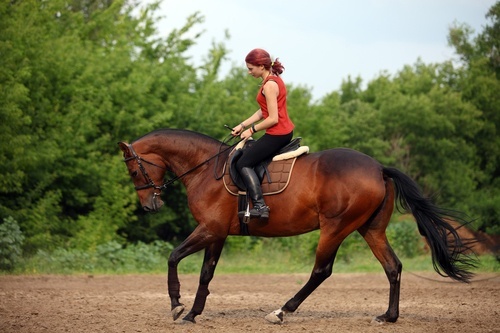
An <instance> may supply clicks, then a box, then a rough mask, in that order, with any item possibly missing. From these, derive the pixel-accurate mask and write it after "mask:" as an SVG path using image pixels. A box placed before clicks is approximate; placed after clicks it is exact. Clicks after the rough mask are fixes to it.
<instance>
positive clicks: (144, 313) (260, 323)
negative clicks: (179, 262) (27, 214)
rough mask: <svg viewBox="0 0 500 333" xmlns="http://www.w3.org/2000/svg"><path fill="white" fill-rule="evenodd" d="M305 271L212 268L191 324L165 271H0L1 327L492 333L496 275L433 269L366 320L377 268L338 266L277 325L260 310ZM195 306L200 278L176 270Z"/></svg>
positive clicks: (380, 290)
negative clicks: (466, 278) (394, 311)
mask: <svg viewBox="0 0 500 333" xmlns="http://www.w3.org/2000/svg"><path fill="white" fill-rule="evenodd" d="M307 277H308V275H306V274H291V275H216V276H215V278H214V280H213V282H212V284H211V288H210V290H211V295H210V296H209V297H208V302H207V305H206V307H205V311H204V313H203V314H202V315H201V316H198V317H197V324H195V325H194V324H180V323H174V322H173V321H172V318H171V316H170V309H169V299H168V295H167V290H166V274H165V275H128V276H0V332H4V333H8V332H21V333H22V332H26V333H28V332H29V333H34V332H51V333H57V332H94V333H95V332H193V333H197V332H203V333H206V332H224V333H232V332H268V333H272V332H287V333H288V332H363V333H367V332H384V333H387V332H406V333H412V332H425V333H431V332H440V333H442V332H467V333H470V332H496V333H500V306H499V304H500V275H498V274H481V275H479V276H476V277H475V279H474V282H472V283H471V284H469V285H466V284H460V283H450V280H448V279H443V278H441V277H440V276H439V275H437V274H432V273H424V274H419V275H414V274H411V273H405V272H403V278H402V287H401V303H400V318H399V320H398V322H397V323H395V324H385V325H375V324H371V323H370V322H371V320H372V318H373V317H374V316H376V315H380V314H382V313H384V312H385V311H386V309H387V301H388V291H389V289H388V282H387V280H386V278H385V276H384V275H383V273H382V274H334V275H333V276H332V277H331V278H330V279H328V280H327V281H326V282H325V283H324V284H323V285H322V286H321V287H320V288H319V289H318V290H316V292H314V293H313V294H312V295H311V296H310V297H309V298H308V299H307V300H306V301H305V302H304V303H303V304H302V306H301V307H299V309H298V310H297V312H296V313H294V314H288V315H287V316H285V323H284V324H282V325H273V324H269V323H268V322H267V321H266V320H265V319H264V317H265V315H267V314H268V313H270V312H271V311H273V310H276V309H278V308H279V307H280V306H282V305H283V304H284V303H285V302H286V301H287V300H288V299H289V298H290V297H291V296H293V295H294V294H295V292H297V291H298V289H299V288H300V287H301V286H302V285H303V284H304V282H305V281H306V279H307ZM180 278H181V284H182V286H181V288H182V289H181V295H182V299H181V300H182V301H183V302H184V303H185V304H186V305H187V306H188V307H189V306H191V305H192V302H193V297H194V293H195V291H196V287H197V281H198V276H196V275H182V276H181V277H180Z"/></svg>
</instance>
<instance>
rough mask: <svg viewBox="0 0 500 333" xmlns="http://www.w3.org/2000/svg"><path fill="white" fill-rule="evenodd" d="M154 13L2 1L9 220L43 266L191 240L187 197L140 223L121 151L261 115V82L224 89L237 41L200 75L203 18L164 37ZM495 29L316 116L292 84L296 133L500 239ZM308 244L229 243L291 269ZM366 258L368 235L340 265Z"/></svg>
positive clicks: (322, 107)
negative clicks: (389, 176)
mask: <svg viewBox="0 0 500 333" xmlns="http://www.w3.org/2000/svg"><path fill="white" fill-rule="evenodd" d="M158 8H159V3H158V2H153V3H150V4H147V5H144V7H139V2H135V1H132V2H129V1H123V0H119V1H107V0H99V1H93V2H88V1H73V2H71V5H69V4H68V2H67V1H63V0H53V1H48V2H43V5H41V4H40V2H39V1H36V0H27V1H4V2H1V3H0V16H1V17H2V20H0V32H1V33H0V88H1V89H0V120H1V121H0V165H1V166H2V169H3V171H4V173H3V175H2V176H3V177H2V179H1V180H0V217H1V218H4V219H5V218H7V217H10V216H11V217H12V219H13V220H14V221H17V223H18V225H19V227H20V229H21V230H23V233H22V236H24V237H25V239H24V242H22V249H23V250H24V253H25V254H28V255H35V254H37V253H38V255H40V253H45V254H48V253H50V255H48V256H49V257H50V256H52V254H53V253H54V251H61V250H60V249H62V248H66V249H68V248H69V249H70V250H65V251H67V252H64V251H62V252H61V256H62V257H64V256H67V257H71V256H75V258H76V259H75V260H76V261H79V260H80V259H78V258H79V256H83V257H84V256H85V255H84V253H95V251H97V249H101V246H103V244H115V245H118V244H119V246H121V247H124V248H125V249H128V248H129V246H131V245H130V244H140V243H153V244H155V242H156V241H159V240H167V241H170V242H172V243H176V242H179V241H181V240H183V239H184V238H185V237H186V236H187V235H188V234H189V233H190V232H191V231H192V230H193V228H194V227H195V225H196V221H194V220H193V218H192V216H191V214H190V212H189V209H188V206H187V199H186V195H185V189H184V188H183V187H182V186H181V185H180V183H177V184H174V185H173V186H172V187H170V188H169V189H168V190H167V191H166V192H165V193H164V194H163V199H164V201H165V202H166V203H167V205H166V206H165V207H164V208H163V210H162V212H161V214H156V215H150V214H146V213H144V212H143V211H142V210H141V208H140V207H139V206H138V204H137V196H136V194H135V191H134V189H133V186H132V185H131V182H130V179H129V177H128V175H127V174H126V170H125V167H124V165H123V163H122V162H121V156H120V152H119V150H118V148H117V145H116V143H117V142H118V141H132V140H134V139H136V138H137V137H139V136H141V135H143V134H145V133H146V132H148V131H150V130H153V129H156V128H160V127H174V128H186V129H191V130H196V131H199V132H202V133H205V134H207V135H210V136H212V137H215V138H218V139H221V140H222V139H224V138H225V137H227V135H228V132H227V130H226V129H225V128H224V127H223V124H228V125H230V126H233V125H236V124H238V123H239V122H241V120H242V118H243V117H246V116H248V115H249V114H251V113H253V112H254V111H255V110H256V109H257V108H258V106H257V103H256V102H255V94H256V93H257V88H258V85H259V82H258V80H255V79H254V78H252V77H250V76H249V75H248V74H247V73H246V70H245V69H244V68H240V67H237V68H232V69H231V70H230V72H229V74H228V75H227V76H226V77H221V75H220V69H221V66H222V65H223V64H224V62H225V61H226V60H227V54H228V52H229V51H228V49H227V48H226V46H225V44H224V41H226V40H229V39H230V35H229V32H228V33H227V34H226V39H225V40H224V41H223V42H214V43H213V45H212V46H211V48H210V49H208V50H207V54H206V57H205V58H204V61H203V63H202V64H201V65H200V66H198V67H194V66H193V65H192V64H191V63H190V59H189V57H188V56H187V55H186V51H188V50H189V49H190V47H192V46H193V45H195V44H196V40H197V38H198V37H199V36H200V35H201V34H202V29H200V28H199V26H200V25H201V24H203V22H204V17H203V16H202V15H201V14H200V13H194V14H193V15H192V16H190V17H189V18H188V19H187V21H186V23H185V25H184V26H183V27H181V28H180V29H175V30H173V31H171V32H170V33H169V34H167V35H165V36H158V33H157V31H156V24H157V22H158V19H159V18H158V17H156V16H155V12H156V11H157V10H158ZM487 20H488V23H487V24H486V25H485V27H484V30H483V31H481V32H479V33H478V34H477V35H476V36H474V35H473V31H472V30H471V29H470V28H469V27H468V26H467V25H466V24H455V25H454V26H453V27H452V28H451V29H450V34H449V43H450V45H451V46H452V47H453V48H454V49H455V51H456V53H457V55H458V56H459V58H460V61H461V63H460V64H459V65H458V66H457V65H456V63H454V62H452V61H446V62H444V63H441V64H425V63H423V62H422V61H421V60H418V61H417V62H416V63H415V64H413V65H407V66H404V67H403V68H402V69H401V70H400V71H399V72H398V73H396V74H395V75H389V74H387V73H381V74H380V75H379V76H378V77H376V78H375V79H374V80H372V81H370V82H367V84H366V88H364V87H363V82H362V79H361V78H359V77H356V78H354V79H352V78H351V77H348V78H347V79H346V80H344V81H343V83H342V86H341V88H340V91H332V92H331V93H328V94H327V95H326V96H324V97H323V98H322V99H320V100H319V101H318V102H314V103H313V102H312V94H311V90H310V88H309V87H304V86H292V85H289V86H288V87H287V88H288V108H289V113H290V115H291V117H292V119H293V120H294V122H295V124H296V129H295V135H296V136H301V137H303V140H304V141H303V144H304V145H308V146H309V147H310V148H311V150H312V151H318V150H323V149H329V148H332V147H340V146H343V147H350V148H353V149H357V150H360V151H362V152H364V153H366V154H368V155H371V156H373V157H375V158H376V159H378V160H379V161H380V162H381V163H383V164H385V165H391V166H395V167H398V168H399V169H401V170H403V171H404V172H406V173H408V174H409V175H410V176H411V177H412V178H414V179H415V180H416V181H417V182H418V183H419V184H420V185H421V187H422V189H423V190H424V192H425V194H427V195H434V194H439V197H438V200H439V202H438V203H439V204H440V205H443V206H446V207H448V208H455V209H458V210H464V211H466V212H467V213H468V214H469V215H470V216H472V217H473V218H476V219H477V220H478V221H479V222H478V223H476V224H475V226H476V227H477V228H478V229H480V230H482V231H486V232H489V233H495V234H498V233H499V232H500V229H499V227H498V225H499V223H498V222H499V219H500V216H499V213H498V206H499V200H500V199H499V198H500V192H499V191H498V188H500V183H499V182H500V181H499V179H500V135H499V124H500V94H498V91H500V80H499V79H500V65H499V64H500V60H499V54H498V50H499V49H500V47H499V45H500V41H499V36H500V34H499V31H500V4H499V3H496V4H495V5H493V6H492V7H491V9H490V10H489V11H488V13H487ZM214 153H215V152H214ZM409 225H410V224H406V223H403V222H398V223H396V224H395V226H394V227H391V228H394V229H391V228H390V229H389V234H390V235H391V236H390V237H391V241H392V242H393V245H394V246H395V248H396V249H397V251H401V252H402V253H403V254H404V255H405V256H410V255H411V256H413V255H415V254H418V251H417V253H413V252H412V251H410V248H411V247H412V246H411V245H410V244H411V241H410V239H411V237H410V230H409V227H408V226H409ZM315 236H316V233H312V234H310V235H303V236H300V237H297V238H286V239H280V240H261V239H253V238H230V239H229V240H228V254H229V255H232V254H234V253H235V252H239V251H265V249H268V245H269V246H272V247H273V248H277V249H278V250H285V252H287V253H289V255H290V257H291V258H295V257H300V256H301V255H304V254H305V255H306V256H309V255H312V254H313V252H314V248H315V244H316V243H315V242H317V240H315ZM399 239H406V241H407V242H409V243H408V244H406V243H401V244H399V243H398V242H399ZM19 244H21V243H19ZM360 244H363V241H362V240H361V239H360V236H359V235H352V236H350V237H349V238H347V239H346V240H345V242H344V244H343V246H342V247H341V249H340V250H339V258H341V260H340V261H342V262H350V261H352V260H353V255H352V253H357V252H358V251H367V250H366V247H364V245H360ZM406 245H408V247H407V248H405V246H406ZM19 246H21V245H19ZM290 249H293V250H290ZM40 251H42V252H40ZM73 251H75V252H73ZM295 251H296V252H295ZM46 256H47V255H46ZM84 259H85V258H83V259H82V261H83V260H84ZM69 261H70V260H69ZM109 261H111V260H109ZM91 262H92V260H91ZM94 264H95V262H92V265H94ZM92 267H94V266H92Z"/></svg>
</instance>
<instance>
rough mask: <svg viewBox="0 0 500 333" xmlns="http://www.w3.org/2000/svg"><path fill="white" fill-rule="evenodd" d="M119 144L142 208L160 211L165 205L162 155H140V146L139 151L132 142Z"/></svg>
mask: <svg viewBox="0 0 500 333" xmlns="http://www.w3.org/2000/svg"><path fill="white" fill-rule="evenodd" d="M118 144H119V145H120V149H121V150H122V151H123V158H124V162H125V163H126V165H127V168H128V172H129V175H130V178H132V181H133V182H134V185H135V190H136V191H137V195H138V196H139V200H140V202H141V205H142V208H143V209H144V210H145V211H147V212H156V211H158V210H159V209H160V208H161V206H163V201H162V200H161V198H160V194H161V191H162V189H163V188H164V187H163V177H164V176H165V171H166V167H165V165H164V163H163V161H162V159H161V157H160V156H159V155H157V154H154V153H148V154H145V155H144V156H143V155H139V154H140V152H141V150H140V147H136V148H135V149H137V151H138V152H139V153H137V152H136V150H135V149H134V147H132V145H131V144H128V143H126V142H119V143H118Z"/></svg>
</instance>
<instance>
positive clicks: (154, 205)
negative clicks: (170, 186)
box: [142, 196, 163, 213]
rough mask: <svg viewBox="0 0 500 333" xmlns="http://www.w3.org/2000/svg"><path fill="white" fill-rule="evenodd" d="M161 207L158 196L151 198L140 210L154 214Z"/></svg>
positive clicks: (161, 202) (161, 203)
mask: <svg viewBox="0 0 500 333" xmlns="http://www.w3.org/2000/svg"><path fill="white" fill-rule="evenodd" d="M162 206H163V201H162V200H161V199H160V198H159V196H153V198H152V199H151V200H150V202H149V203H148V204H146V205H143V206H142V209H144V211H146V212H148V213H156V212H157V211H159V210H160V208H161V207H162Z"/></svg>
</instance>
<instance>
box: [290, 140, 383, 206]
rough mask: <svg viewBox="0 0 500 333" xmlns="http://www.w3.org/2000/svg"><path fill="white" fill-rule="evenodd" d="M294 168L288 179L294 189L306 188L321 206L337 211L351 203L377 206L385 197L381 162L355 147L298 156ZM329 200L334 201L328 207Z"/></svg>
mask: <svg viewBox="0 0 500 333" xmlns="http://www.w3.org/2000/svg"><path fill="white" fill-rule="evenodd" d="M296 168H297V169H296V170H294V175H295V177H294V179H293V180H292V184H293V183H294V182H295V181H296V185H297V188H296V190H297V191H301V190H303V189H304V188H308V189H309V191H307V192H309V193H311V195H310V198H312V197H314V198H315V199H314V200H318V201H319V202H318V201H317V203H318V206H320V207H323V208H325V207H330V208H329V209H334V210H336V211H337V212H338V211H342V210H344V209H346V208H347V206H350V205H353V204H358V205H359V206H360V207H361V206H363V205H367V206H374V205H375V206H377V205H378V204H380V203H381V202H382V201H383V199H384V197H385V191H386V190H385V181H384V177H383V172H382V169H383V167H382V165H381V164H380V163H379V162H378V161H376V160H375V159H373V158H372V157H370V156H368V155H366V154H363V153H361V152H358V151H356V150H352V149H348V148H334V149H329V150H324V151H320V152H315V153H311V154H309V155H307V156H305V157H304V158H299V160H298V161H297V165H296ZM301 192H302V191H301ZM332 201H335V202H336V203H337V204H336V205H333V206H332ZM333 207H335V208H333ZM319 210H322V208H320V209H319ZM332 213H333V212H332Z"/></svg>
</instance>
